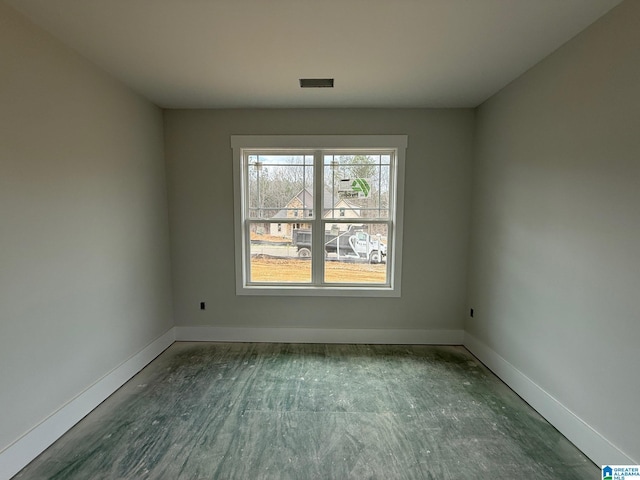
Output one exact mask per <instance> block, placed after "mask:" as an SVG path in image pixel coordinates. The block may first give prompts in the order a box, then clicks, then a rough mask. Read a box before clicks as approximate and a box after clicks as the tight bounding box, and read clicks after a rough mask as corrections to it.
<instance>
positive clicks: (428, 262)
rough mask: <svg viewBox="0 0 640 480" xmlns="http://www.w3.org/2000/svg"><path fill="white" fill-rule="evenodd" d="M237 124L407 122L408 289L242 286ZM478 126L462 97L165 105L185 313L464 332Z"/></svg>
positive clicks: (270, 127)
mask: <svg viewBox="0 0 640 480" xmlns="http://www.w3.org/2000/svg"><path fill="white" fill-rule="evenodd" d="M232 134H247V135H248V134H294V135H295V134H408V135H409V148H408V149H407V156H406V179H407V180H406V188H405V205H406V208H405V215H404V225H405V229H404V249H403V259H404V265H403V278H402V297H401V298H369V299H364V298H332V299H328V298H312V297H304V298H301V297H286V298H282V297H281V298H270V297H237V296H236V295H235V281H234V278H235V270H234V227H233V225H234V224H233V222H234V219H233V178H232V151H231V146H230V135H232ZM472 135H473V111H472V110H464V109H461V110H376V109H371V110H353V109H348V110H347V109H345V110H331V109H327V110H174V111H171V110H169V111H165V139H166V144H165V149H166V155H167V164H168V168H169V191H170V202H169V203H170V218H171V248H172V262H173V263H172V271H173V294H174V297H173V298H174V306H175V318H176V324H177V325H178V326H196V325H201V326H214V327H247V328H252V329H255V328H269V327H285V328H307V329H400V330H402V329H417V330H430V331H435V330H445V331H447V330H451V331H456V332H461V331H462V323H463V320H464V310H465V299H466V268H467V256H466V254H467V241H468V223H469V222H468V220H469V195H470V193H469V192H470V163H471V143H472ZM200 301H206V302H207V310H205V311H201V310H199V303H200ZM179 338H180V336H179ZM245 338H254V337H253V336H251V337H249V336H246V337H245ZM270 338H274V337H270ZM283 338H284V337H283ZM322 338H323V339H325V340H326V337H322ZM389 338H391V337H389ZM433 338H434V339H435V338H436V337H433Z"/></svg>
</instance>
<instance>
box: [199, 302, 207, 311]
mask: <svg viewBox="0 0 640 480" xmlns="http://www.w3.org/2000/svg"><path fill="white" fill-rule="evenodd" d="M205 308H206V305H205V303H204V302H200V310H204V309H205Z"/></svg>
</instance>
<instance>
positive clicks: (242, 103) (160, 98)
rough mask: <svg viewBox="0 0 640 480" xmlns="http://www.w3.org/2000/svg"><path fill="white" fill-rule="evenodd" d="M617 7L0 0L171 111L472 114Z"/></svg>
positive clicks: (588, 3)
mask: <svg viewBox="0 0 640 480" xmlns="http://www.w3.org/2000/svg"><path fill="white" fill-rule="evenodd" d="M620 1H621V0H5V2H6V3H7V4H9V5H11V6H13V7H14V8H16V9H18V10H19V11H21V12H23V13H24V14H26V15H27V16H28V17H29V18H30V19H31V20H32V21H34V22H35V23H36V24H38V25H40V26H42V27H43V28H44V29H46V30H48V31H49V32H51V33H52V34H53V35H54V36H56V37H58V38H59V39H60V40H62V41H63V42H64V43H66V44H67V45H68V46H70V47H71V48H73V49H75V50H77V51H78V52H80V54H82V55H83V56H85V57H86V58H88V59H90V60H91V61H93V62H94V63H96V64H97V65H99V66H100V67H102V68H103V69H104V70H106V71H108V72H110V73H111V74H112V75H114V76H115V77H117V78H119V79H120V80H122V81H123V82H124V83H126V84H127V85H129V86H130V87H131V88H132V89H133V90H135V91H137V92H139V93H141V94H142V95H144V96H145V97H147V98H148V99H150V100H151V101H153V102H154V103H156V104H157V105H160V106H162V107H169V108H222V107H470V106H471V107H473V106H476V105H478V104H480V103H481V102H483V101H484V100H485V99H487V98H488V97H489V96H491V95H492V94H494V93H495V92H496V91H498V90H499V89H500V88H502V87H503V86H505V85H506V84H508V83H509V82H510V81H512V80H513V79H514V78H516V77H518V76H519V75H520V74H522V73H523V72H525V71H526V70H527V69H529V68H530V67H532V66H533V65H534V64H536V63H537V62H538V61H540V60H541V59H543V58H544V57H546V56H547V55H548V54H550V53H551V52H553V51H554V50H555V49H557V48H558V47H559V46H560V45H562V44H563V43H564V42H566V41H567V40H569V39H570V38H571V37H573V36H575V35H576V34H577V33H578V32H580V31H581V30H583V29H584V28H585V27H587V26H588V25H590V24H591V23H593V22H594V21H595V20H596V19H597V18H599V17H600V16H602V15H603V14H604V13H606V12H607V11H608V10H610V9H611V8H613V7H614V6H616V5H617V4H619V3H620ZM301 77H312V78H314V77H332V78H335V88H333V89H314V90H310V89H305V90H302V89H300V87H299V83H298V79H299V78H301Z"/></svg>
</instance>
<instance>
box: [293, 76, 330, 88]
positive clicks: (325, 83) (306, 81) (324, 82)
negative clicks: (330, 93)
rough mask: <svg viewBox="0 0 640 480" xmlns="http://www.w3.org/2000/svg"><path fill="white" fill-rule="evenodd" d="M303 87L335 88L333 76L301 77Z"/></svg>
mask: <svg viewBox="0 0 640 480" xmlns="http://www.w3.org/2000/svg"><path fill="white" fill-rule="evenodd" d="M300 87H301V88H333V78H301V79H300Z"/></svg>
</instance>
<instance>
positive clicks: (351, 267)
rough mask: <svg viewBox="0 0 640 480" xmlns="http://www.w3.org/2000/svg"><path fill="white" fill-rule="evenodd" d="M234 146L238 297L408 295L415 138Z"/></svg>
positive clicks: (236, 141)
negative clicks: (408, 212) (407, 183)
mask: <svg viewBox="0 0 640 480" xmlns="http://www.w3.org/2000/svg"><path fill="white" fill-rule="evenodd" d="M231 145H232V148H233V152H234V198H235V223H236V225H235V234H236V244H237V248H236V292H237V294H239V295H331V296H400V293H401V289H400V279H401V278H400V277H401V276H400V271H401V266H402V220H403V186H404V155H405V149H406V145H407V137H406V136H405V135H360V136H348V135H346V136H306V135H305V136H246V135H240V136H232V137H231ZM301 217H302V218H304V219H305V223H300V220H298V218H301ZM258 224H260V225H264V226H265V228H264V229H263V230H264V232H265V233H264V234H262V235H259V234H256V233H255V232H256V225H258Z"/></svg>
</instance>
